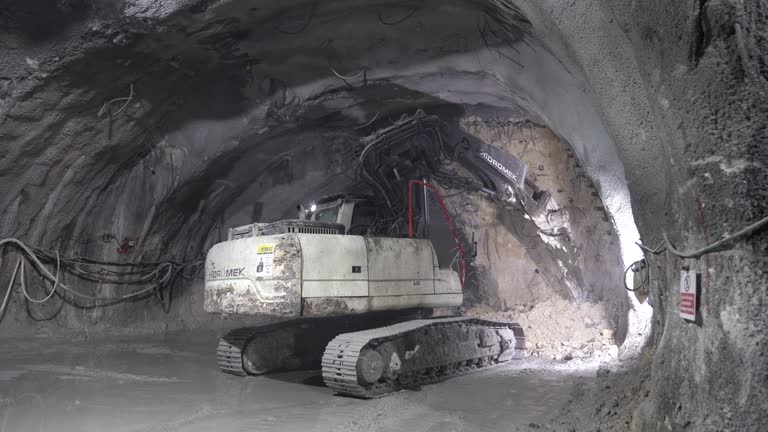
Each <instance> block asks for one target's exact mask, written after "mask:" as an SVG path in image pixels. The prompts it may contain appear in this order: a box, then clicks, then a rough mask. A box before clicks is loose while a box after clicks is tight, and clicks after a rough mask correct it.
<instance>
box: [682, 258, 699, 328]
mask: <svg viewBox="0 0 768 432" xmlns="http://www.w3.org/2000/svg"><path fill="white" fill-rule="evenodd" d="M697 282H698V274H696V272H695V271H693V270H682V271H681V272H680V316H681V317H682V318H685V319H687V320H689V321H696V288H697Z"/></svg>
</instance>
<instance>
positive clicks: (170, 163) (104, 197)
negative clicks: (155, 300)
mask: <svg viewBox="0 0 768 432" xmlns="http://www.w3.org/2000/svg"><path fill="white" fill-rule="evenodd" d="M14 6H15V7H13V8H3V9H2V14H0V20H2V23H3V24H4V25H3V26H2V28H3V29H4V30H2V32H0V50H2V53H3V58H4V59H6V60H4V61H3V62H2V65H0V68H1V69H0V122H2V123H1V124H2V128H1V129H0V142H2V143H3V146H4V147H5V148H6V149H7V151H6V152H4V154H3V155H2V156H0V176H2V179H3V181H2V183H1V185H0V197H2V204H3V207H2V208H3V209H4V211H3V212H2V217H0V232H2V233H3V234H8V235H17V236H19V235H25V236H28V238H30V240H31V241H34V242H40V243H45V244H51V243H58V242H61V241H62V239H67V238H69V239H72V238H74V239H77V238H79V237H80V236H82V235H83V230H84V229H85V228H86V226H87V225H88V222H86V221H93V220H98V219H107V220H108V219H110V218H112V219H115V218H118V219H120V218H122V219H131V215H130V213H134V216H139V215H138V214H136V213H138V210H131V209H126V210H125V212H124V213H127V214H123V215H118V216H115V215H109V214H108V213H109V212H108V211H103V209H105V208H108V207H109V206H107V203H110V202H113V203H114V204H117V203H116V201H119V200H116V199H115V196H120V195H124V194H125V193H126V192H125V191H126V188H128V187H129V185H132V184H133V185H135V183H136V182H137V181H139V182H141V183H142V185H141V186H140V187H139V189H141V192H138V191H137V192H136V193H135V194H134V195H136V198H137V199H138V201H139V202H138V203H137V202H133V203H132V204H133V205H135V206H136V207H137V208H138V209H141V210H142V211H147V212H150V211H151V212H152V214H151V216H154V217H157V218H158V219H157V221H163V222H169V223H172V224H173V225H175V226H176V228H175V229H176V230H177V232H176V233H174V232H173V231H174V228H170V229H169V228H168V227H167V226H163V228H162V229H160V231H162V232H161V233H158V234H159V237H158V240H157V241H160V238H161V237H162V238H163V240H165V241H167V240H169V239H173V237H174V236H175V235H181V236H182V237H184V235H183V234H184V233H183V231H184V229H183V228H184V226H185V225H189V224H190V222H193V223H195V224H198V225H202V226H203V227H204V228H207V227H209V226H210V225H211V224H212V223H213V222H214V220H215V215H216V214H217V213H220V212H221V211H222V210H224V208H225V206H226V204H225V203H226V202H228V201H231V200H233V199H234V198H236V196H237V194H238V193H240V192H242V190H243V189H244V188H245V186H246V185H247V184H248V183H249V182H252V181H254V180H256V179H255V177H254V175H255V174H256V173H255V171H254V170H253V169H250V170H249V169H248V166H249V165H250V166H251V167H253V166H262V165H269V164H270V163H273V162H274V160H275V159H276V158H279V155H280V154H282V153H284V151H285V149H286V148H287V147H286V146H289V147H290V146H300V145H301V139H300V138H301V136H303V135H304V136H305V135H306V134H308V133H311V131H318V132H319V131H325V132H327V131H330V130H338V131H342V130H343V131H345V132H346V133H347V135H350V134H351V135H353V136H354V135H360V136H361V135H364V134H365V133H366V132H368V133H369V132H370V131H372V130H374V129H375V128H376V127H382V126H385V125H388V124H390V123H391V121H393V120H394V119H397V118H398V117H399V116H400V115H401V114H402V113H408V112H413V110H415V109H416V108H424V109H430V108H433V109H434V110H441V111H440V112H442V113H446V114H447V115H449V116H451V117H453V118H454V119H457V118H458V116H460V115H461V109H458V110H456V109H450V108H449V107H448V106H449V105H450V104H458V105H461V104H470V105H476V106H486V107H490V108H491V109H492V110H493V111H494V113H495V115H498V116H500V117H505V118H510V117H512V118H519V119H521V120H523V119H526V118H529V119H535V120H536V121H540V118H539V116H538V115H536V114H534V113H533V112H532V111H531V110H529V109H527V108H525V107H524V105H525V103H526V102H527V101H526V99H525V96H523V95H520V94H516V93H515V92H514V91H512V90H511V89H509V88H508V87H507V86H506V84H505V83H504V81H503V80H502V79H500V78H499V77H497V76H495V75H494V73H495V72H494V70H495V69H498V70H509V69H510V68H511V69H512V70H515V69H522V68H523V67H524V66H523V65H522V64H521V63H520V60H519V59H518V58H519V57H521V56H525V54H524V53H521V49H527V50H529V51H530V50H534V48H532V47H533V46H534V45H533V44H534V43H535V41H534V40H533V39H532V38H530V36H529V34H530V30H531V24H530V22H529V21H528V19H527V18H526V17H525V16H524V15H523V14H522V13H521V12H520V11H519V10H518V9H517V8H516V7H514V6H513V5H512V4H511V3H506V2H488V3H486V2H472V1H452V2H442V1H425V2H418V3H412V4H411V3H408V4H404V3H401V2H378V3H373V4H372V3H370V2H351V1H335V2H325V1H324V2H319V1H315V2H306V1H297V2H290V3H289V2H280V4H279V5H277V4H273V3H272V2H249V3H246V2H220V3H217V2H205V1H203V2H168V1H166V2H126V3H122V2H84V1H74V2H53V3H52V2H43V1H39V2H22V3H19V4H17V5H14ZM40 15H45V16H48V17H50V18H49V21H47V22H45V25H41V22H40V21H39V20H37V19H36V18H35V17H37V16H40ZM519 47H521V48H519ZM537 49H539V50H543V49H544V48H543V47H539V48H537ZM458 105H457V106H458ZM174 157H175V159H174ZM243 160H245V161H248V163H247V164H243V163H240V162H241V161H243ZM142 173H144V174H146V173H149V174H150V177H149V179H150V180H140V179H139V177H142ZM217 182H218V183H217ZM221 184H229V185H232V184H234V185H236V186H235V187H230V188H226V189H227V190H225V191H222V190H221ZM134 189H135V187H134ZM129 195H130V194H129ZM139 195H140V196H139ZM141 203H144V204H141ZM117 207H121V206H119V205H117ZM123 207H125V203H124V204H123ZM190 214H195V215H196V216H199V218H197V219H193V221H190V220H189V219H187V220H184V219H185V218H188V217H189V215H190ZM157 221H156V222H157ZM109 222H111V223H118V224H119V222H116V221H115V220H112V221H109ZM124 223H130V222H124ZM52 226H56V227H57V228H56V229H55V230H51V229H50V228H51V227H52ZM156 226H158V224H153V225H151V226H149V225H148V226H147V227H146V229H145V232H144V235H145V236H150V234H152V233H151V231H152V230H154V229H156V228H155V227H156ZM196 228H197V231H200V226H197V227H196ZM168 231H170V233H169V232H168ZM53 232H56V233H57V234H53ZM169 237H170V238H169ZM198 237H199V236H198ZM184 238H186V237H184ZM196 247H199V245H197V246H196Z"/></svg>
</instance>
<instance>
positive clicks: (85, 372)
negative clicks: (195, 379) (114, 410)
mask: <svg viewBox="0 0 768 432" xmlns="http://www.w3.org/2000/svg"><path fill="white" fill-rule="evenodd" d="M26 369H27V370H31V371H39V372H52V373H56V374H61V375H60V377H62V376H67V377H70V379H71V377H74V376H81V377H90V378H112V379H116V380H122V381H140V382H157V383H168V382H182V380H180V379H178V378H164V377H154V376H148V375H135V374H129V373H121V372H111V371H105V370H101V369H89V368H84V367H80V366H75V367H72V366H59V365H45V364H43V365H31V366H27V367H26Z"/></svg>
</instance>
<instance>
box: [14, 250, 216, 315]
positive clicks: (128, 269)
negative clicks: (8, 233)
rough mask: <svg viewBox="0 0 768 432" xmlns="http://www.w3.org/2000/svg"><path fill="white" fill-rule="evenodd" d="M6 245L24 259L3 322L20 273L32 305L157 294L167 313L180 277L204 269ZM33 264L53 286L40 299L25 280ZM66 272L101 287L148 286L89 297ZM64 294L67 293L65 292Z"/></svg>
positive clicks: (189, 264) (100, 303) (102, 303)
mask: <svg viewBox="0 0 768 432" xmlns="http://www.w3.org/2000/svg"><path fill="white" fill-rule="evenodd" d="M5 246H14V247H16V248H17V249H18V250H19V253H20V256H19V259H18V261H17V263H16V266H15V267H14V270H13V274H12V275H11V281H10V283H9V284H8V291H7V292H6V293H5V296H4V298H3V300H2V304H0V321H2V318H3V316H4V315H5V311H6V309H7V307H8V302H9V300H10V295H11V290H12V289H13V285H14V283H15V282H16V277H17V274H19V272H20V276H19V280H20V283H21V291H22V293H23V295H24V297H25V299H26V300H27V301H29V302H31V303H45V302H47V301H49V300H50V299H52V298H53V296H54V295H56V293H57V291H60V292H59V296H62V298H64V297H63V296H65V295H66V294H69V296H70V298H71V299H80V300H88V301H91V302H94V304H92V305H91V306H92V307H99V306H107V305H110V304H114V303H118V302H122V301H125V300H129V299H135V298H140V297H143V296H146V295H148V294H150V293H152V292H154V293H155V294H156V295H157V296H158V298H159V299H160V302H161V304H162V307H163V310H164V311H165V312H166V313H167V312H169V311H170V306H171V295H172V293H171V288H172V286H173V283H174V282H175V280H176V278H177V277H179V276H181V277H184V278H192V277H194V275H195V273H197V271H198V270H199V269H200V268H201V267H202V264H203V261H202V260H195V261H190V262H186V263H178V262H175V261H161V262H139V263H119V262H109V261H100V260H94V259H90V258H84V257H62V256H61V254H60V253H59V252H58V251H51V250H46V249H39V248H33V247H30V246H28V245H27V244H25V243H24V242H22V241H21V240H18V239H15V238H7V239H3V240H0V250H2V248H4V247H5ZM45 263H48V264H50V265H53V264H55V266H56V273H55V274H54V273H53V272H51V270H49V269H48V267H47V266H46V264H45ZM28 264H29V265H31V266H32V267H33V268H34V269H35V270H37V272H38V273H39V274H40V275H41V276H42V278H43V279H47V280H48V281H49V282H51V283H53V286H52V288H51V290H50V292H48V293H47V294H46V296H45V297H44V298H40V299H36V298H34V297H32V296H31V295H30V294H29V292H28V291H27V284H26V279H25V274H26V272H25V266H26V265H28ZM62 272H66V273H69V274H72V275H75V276H77V277H78V278H80V279H82V280H85V281H89V282H98V283H99V284H114V285H146V286H145V287H142V288H140V289H138V290H135V291H132V292H129V293H125V294H120V295H114V296H94V295H90V294H85V293H83V292H81V291H78V290H76V289H74V288H71V287H70V286H68V285H67V284H66V283H64V282H63V281H62V280H61V279H62V278H61V273H62ZM166 287H167V288H168V290H167V293H166V294H164V293H163V288H166ZM61 291H63V293H62V292H61Z"/></svg>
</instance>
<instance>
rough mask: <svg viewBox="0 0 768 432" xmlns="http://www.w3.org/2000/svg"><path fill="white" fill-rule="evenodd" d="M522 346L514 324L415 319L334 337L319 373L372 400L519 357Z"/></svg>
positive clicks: (329, 381) (342, 389) (338, 388)
mask: <svg viewBox="0 0 768 432" xmlns="http://www.w3.org/2000/svg"><path fill="white" fill-rule="evenodd" d="M524 350H525V335H524V333H523V329H522V327H520V325H519V324H517V323H514V322H499V321H487V320H481V319H476V318H467V317H460V318H443V319H429V320H414V321H407V322H403V323H399V324H394V325H391V326H388V327H381V328H376V329H371V330H364V331H359V332H354V333H346V334H342V335H339V336H337V337H336V338H334V339H333V340H332V341H331V342H330V343H329V344H328V346H327V347H326V349H325V353H324V354H323V359H322V368H323V371H322V373H323V379H324V381H325V385H326V386H327V387H329V388H331V389H333V390H335V391H337V392H338V393H341V394H344V395H349V396H354V397H359V398H365V399H371V398H377V397H382V396H386V395H388V394H392V393H394V392H397V391H399V390H402V389H407V388H414V387H418V386H421V385H425V384H431V383H435V382H440V381H443V380H445V379H448V378H451V377H454V376H458V375H464V374H467V373H471V372H474V371H476V370H478V369H482V368H486V367H489V366H492V365H495V364H498V363H503V362H505V361H507V360H510V359H513V358H520V357H522V356H523V353H524Z"/></svg>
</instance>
